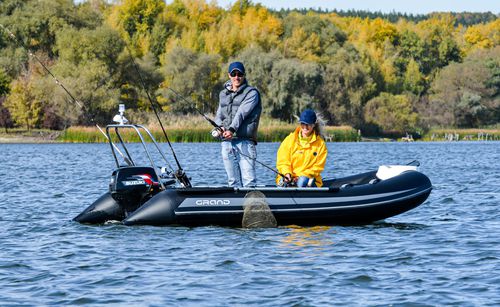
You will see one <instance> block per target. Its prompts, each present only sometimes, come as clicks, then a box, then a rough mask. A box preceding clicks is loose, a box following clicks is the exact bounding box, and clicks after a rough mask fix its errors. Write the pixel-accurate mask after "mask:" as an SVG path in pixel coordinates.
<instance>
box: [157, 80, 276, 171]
mask: <svg viewBox="0 0 500 307" xmlns="http://www.w3.org/2000/svg"><path fill="white" fill-rule="evenodd" d="M167 89H169V90H171V91H172V92H173V93H174V94H176V95H177V96H178V97H179V98H181V99H182V100H184V101H185V102H187V103H189V105H191V106H192V108H193V109H194V110H196V111H197V112H198V113H199V114H201V116H203V118H205V119H206V120H207V121H208V122H209V123H210V124H211V125H212V126H213V127H214V128H215V129H217V131H219V132H222V131H223V130H222V127H221V126H219V125H217V123H216V122H215V121H213V120H212V119H210V118H209V117H208V116H206V115H205V114H203V113H202V112H201V111H200V110H198V108H196V107H195V106H194V105H195V104H194V103H193V102H192V101H189V100H187V99H186V98H185V97H184V96H182V95H181V94H179V93H178V92H176V91H175V90H174V89H172V88H170V87H168V86H167ZM213 136H214V137H216V136H215V135H213ZM216 138H217V137H216ZM218 139H220V140H222V137H218ZM234 149H236V151H237V152H238V153H239V154H240V155H242V156H244V157H247V158H249V159H252V160H254V161H255V162H257V163H259V164H260V165H262V166H264V167H265V168H267V169H269V170H271V171H273V172H274V173H276V174H277V175H279V176H281V177H283V178H286V176H285V175H283V174H282V173H280V172H278V171H277V170H275V169H274V168H272V167H270V166H268V165H266V164H264V163H262V162H260V161H259V160H257V158H252V157H250V156H248V155H246V154H244V153H242V152H241V150H239V149H238V148H234ZM234 149H233V150H234Z"/></svg>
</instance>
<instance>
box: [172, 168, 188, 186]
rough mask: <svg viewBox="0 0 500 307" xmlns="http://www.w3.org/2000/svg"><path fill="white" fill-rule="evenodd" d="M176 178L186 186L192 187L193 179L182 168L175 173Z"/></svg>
mask: <svg viewBox="0 0 500 307" xmlns="http://www.w3.org/2000/svg"><path fill="white" fill-rule="evenodd" d="M174 176H175V178H176V179H177V180H178V181H179V183H180V184H181V185H182V186H183V187H185V188H191V187H192V185H191V181H190V180H189V178H188V176H187V175H186V173H185V172H184V171H183V170H182V169H178V170H177V171H175V173H174Z"/></svg>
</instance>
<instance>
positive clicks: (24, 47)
mask: <svg viewBox="0 0 500 307" xmlns="http://www.w3.org/2000/svg"><path fill="white" fill-rule="evenodd" d="M0 28H2V29H3V30H4V31H5V32H7V34H8V35H9V37H10V38H12V40H13V41H14V42H15V43H16V44H17V45H18V46H20V47H21V48H23V49H24V50H26V51H27V52H28V55H29V56H31V57H32V58H34V59H35V60H36V61H37V62H38V63H39V64H40V65H41V66H42V67H43V69H44V70H45V71H46V72H47V73H48V74H49V75H50V76H51V77H52V78H53V79H54V81H55V83H56V84H57V85H59V86H60V87H61V88H62V89H63V90H64V91H65V92H66V94H67V95H68V96H69V97H70V98H71V100H72V101H73V102H74V103H76V104H77V105H78V106H79V107H80V108H81V109H82V110H83V111H84V112H85V111H87V110H86V108H85V106H84V105H83V103H81V102H80V101H78V99H76V98H75V97H74V96H73V95H72V94H71V92H70V91H69V90H68V89H67V88H66V87H65V86H64V84H62V82H61V81H59V80H58V79H57V78H56V76H55V75H54V74H53V73H52V72H51V71H50V70H49V69H48V68H47V66H45V64H43V62H42V61H41V60H40V59H39V58H38V57H37V56H36V55H35V54H34V53H33V52H32V51H31V50H30V49H29V48H28V47H26V46H25V45H24V44H22V43H21V42H20V41H19V40H18V39H17V38H16V36H15V35H14V33H12V32H11V31H10V30H9V29H7V28H6V27H5V26H4V25H3V24H0ZM87 112H88V111H87ZM89 115H90V114H89ZM90 121H91V122H92V123H93V124H94V125H95V126H96V127H97V129H98V130H99V131H100V132H101V133H102V135H104V137H105V138H106V140H108V141H109V138H108V136H107V135H106V133H105V132H104V131H103V130H102V128H101V127H100V126H99V125H98V124H97V123H96V122H95V120H94V118H93V117H92V116H90ZM111 144H112V145H113V147H114V148H115V149H116V151H117V152H118V153H119V154H120V156H121V157H122V158H123V160H124V161H125V163H127V164H128V165H134V163H133V162H132V161H130V160H129V158H128V157H126V156H125V155H124V154H123V153H122V152H121V151H120V149H119V148H118V147H117V146H116V144H114V143H113V142H111Z"/></svg>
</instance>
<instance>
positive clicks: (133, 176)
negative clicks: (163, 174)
mask: <svg viewBox="0 0 500 307" xmlns="http://www.w3.org/2000/svg"><path fill="white" fill-rule="evenodd" d="M160 187H161V185H160V182H159V180H158V176H157V175H156V173H155V171H154V169H153V168H152V167H141V166H130V167H122V168H119V169H117V170H115V171H114V172H113V174H112V175H111V182H110V183H109V191H110V193H111V197H113V199H114V200H116V202H117V203H118V204H119V205H120V206H121V207H122V208H123V209H124V210H125V212H133V211H135V210H136V209H137V208H139V206H140V205H142V204H143V203H145V202H146V201H147V200H149V199H150V198H151V197H153V196H154V195H155V194H156V193H158V192H159V191H160Z"/></svg>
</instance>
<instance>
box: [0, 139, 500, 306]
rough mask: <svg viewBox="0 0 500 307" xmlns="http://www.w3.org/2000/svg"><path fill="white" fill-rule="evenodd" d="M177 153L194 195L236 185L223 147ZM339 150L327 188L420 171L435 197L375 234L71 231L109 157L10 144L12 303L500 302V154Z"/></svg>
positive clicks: (465, 149) (272, 149)
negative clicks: (385, 171)
mask: <svg viewBox="0 0 500 307" xmlns="http://www.w3.org/2000/svg"><path fill="white" fill-rule="evenodd" d="M278 145H279V144H277V143H260V144H259V145H258V146H257V147H258V155H259V160H260V161H262V162H264V163H266V164H269V165H274V163H275V153H276V150H277V148H278ZM166 148H167V147H165V150H166ZM174 148H175V149H176V151H177V155H178V157H179V158H180V160H181V163H182V164H183V168H184V169H185V170H186V172H187V173H188V174H189V175H190V176H191V177H192V181H193V183H194V184H197V185H206V184H211V185H218V184H224V183H225V180H226V176H225V173H224V169H223V165H222V162H221V159H220V147H219V145H218V144H174ZM328 150H329V153H330V155H329V157H328V166H327V168H326V170H325V172H324V175H325V176H332V177H340V176H345V175H351V174H356V173H360V172H364V171H367V170H371V169H374V168H376V167H377V166H378V165H381V164H397V163H407V162H410V161H412V160H413V159H417V160H419V161H420V162H421V163H422V166H421V168H420V169H421V171H422V172H424V173H425V174H427V175H428V176H429V177H430V179H431V181H432V183H433V186H434V190H433V191H432V193H431V195H430V197H429V199H428V200H427V201H426V202H425V203H424V204H423V205H421V206H420V207H418V208H416V209H414V210H412V211H410V212H407V213H404V214H401V215H399V216H396V217H393V218H390V219H387V220H385V221H381V222H377V223H374V224H370V225H366V226H355V227H340V226H333V227H325V226H318V227H306V228H304V227H293V226H291V227H279V228H275V229H251V230H246V229H237V228H223V227H198V228H186V227H149V226H147V227H125V226H122V225H118V224H109V225H104V226H88V225H80V224H78V223H75V222H72V221H71V219H72V218H73V217H74V216H76V215H77V214H78V213H79V212H81V211H82V210H83V209H84V208H85V207H86V206H88V205H89V204H90V203H91V202H92V201H93V200H95V199H96V198H98V197H99V196H100V195H101V194H102V193H104V192H105V191H106V189H107V184H108V180H109V176H110V174H111V171H112V170H113V168H114V160H113V159H112V157H111V155H110V150H109V147H108V145H106V144H46V145H29V144H0V166H1V168H0V174H1V176H0V196H1V197H0V199H1V202H0V212H1V214H0V229H1V230H2V231H1V233H0V245H1V249H0V305H83V304H90V305H124V304H132V305H135V306H168V305H170V306H172V305H173V306H235V305H250V306H318V305H319V306H321V305H326V306H330V305H350V306H351V305H352V306H387V305H394V306H405V305H412V306H414V305H416V306H442V305H457V306H498V305H499V304H500V286H499V285H500V277H499V276H500V275H499V272H500V248H499V245H498V242H499V238H500V213H499V212H500V210H499V202H500V166H499V165H500V164H499V162H498V161H500V143H499V142H467V143H464V142H457V143H329V144H328ZM171 163H172V165H175V164H174V163H173V162H171ZM258 167H259V170H258V173H259V174H260V178H259V180H260V181H259V183H262V184H264V183H267V184H271V183H273V179H274V178H273V177H274V175H273V174H272V173H271V172H270V171H269V170H267V169H265V168H264V167H261V166H258Z"/></svg>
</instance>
